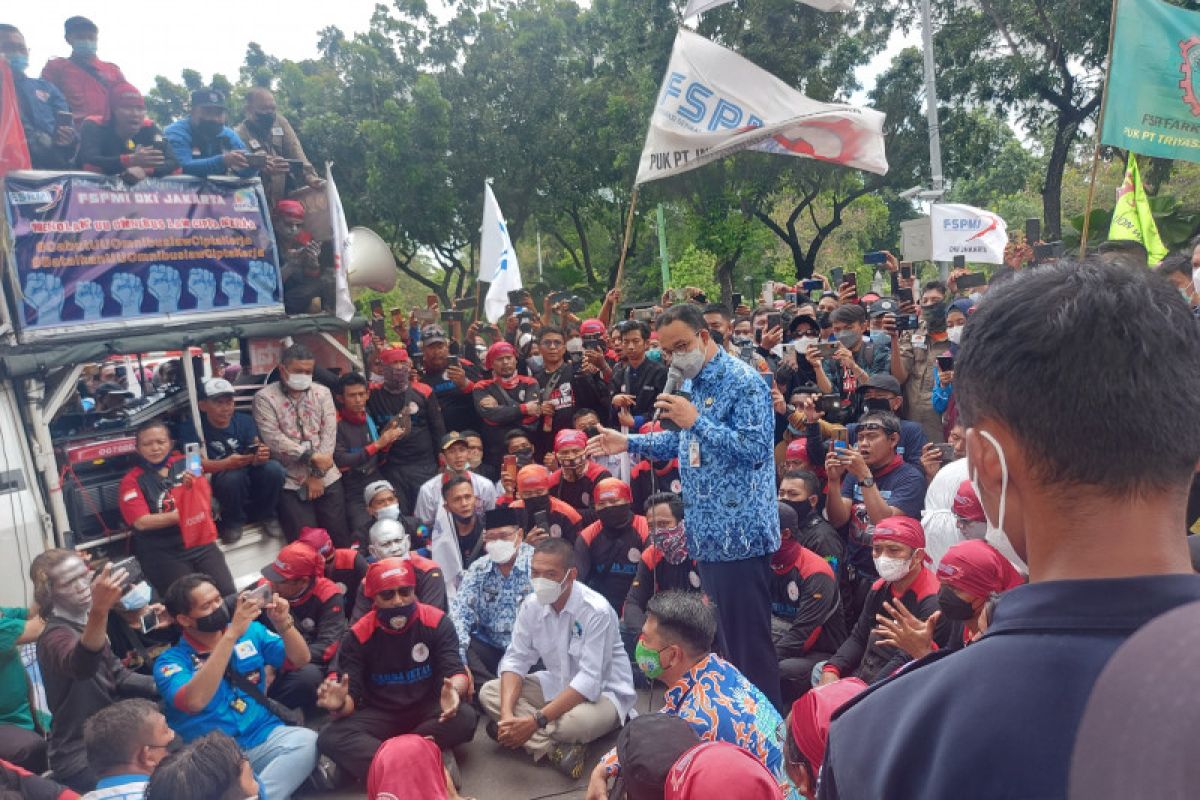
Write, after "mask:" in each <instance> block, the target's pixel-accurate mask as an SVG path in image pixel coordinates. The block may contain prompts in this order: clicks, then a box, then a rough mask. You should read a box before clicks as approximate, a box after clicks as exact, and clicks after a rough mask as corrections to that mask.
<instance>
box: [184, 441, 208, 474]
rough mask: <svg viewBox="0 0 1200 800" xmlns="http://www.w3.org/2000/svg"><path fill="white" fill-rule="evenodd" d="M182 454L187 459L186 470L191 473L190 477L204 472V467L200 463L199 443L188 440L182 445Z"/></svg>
mask: <svg viewBox="0 0 1200 800" xmlns="http://www.w3.org/2000/svg"><path fill="white" fill-rule="evenodd" d="M183 455H184V457H185V458H186V460H187V471H188V472H190V473H192V477H194V478H199V477H200V476H201V475H203V474H204V468H203V467H202V466H201V464H200V445H199V444H198V443H196V442H190V443H188V444H186V445H184V446H183Z"/></svg>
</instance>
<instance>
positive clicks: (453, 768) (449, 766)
mask: <svg viewBox="0 0 1200 800" xmlns="http://www.w3.org/2000/svg"><path fill="white" fill-rule="evenodd" d="M442 765H443V766H444V767H445V768H446V772H449V773H450V782H451V783H453V784H454V788H455V790H456V791H457V790H458V789H461V788H462V772H461V771H460V770H459V769H458V759H457V758H455V757H454V751H453V750H443V751H442Z"/></svg>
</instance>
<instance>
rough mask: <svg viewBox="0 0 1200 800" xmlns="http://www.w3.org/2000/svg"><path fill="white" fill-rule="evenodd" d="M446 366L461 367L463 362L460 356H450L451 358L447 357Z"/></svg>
mask: <svg viewBox="0 0 1200 800" xmlns="http://www.w3.org/2000/svg"><path fill="white" fill-rule="evenodd" d="M446 366H448V367H461V366H462V363H461V362H460V361H459V360H458V356H450V357H449V358H447V359H446Z"/></svg>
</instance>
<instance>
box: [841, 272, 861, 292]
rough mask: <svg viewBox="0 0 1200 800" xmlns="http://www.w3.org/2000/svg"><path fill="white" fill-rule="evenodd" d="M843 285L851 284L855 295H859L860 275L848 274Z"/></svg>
mask: <svg viewBox="0 0 1200 800" xmlns="http://www.w3.org/2000/svg"><path fill="white" fill-rule="evenodd" d="M840 285H841V286H849V287H850V288H851V289H853V290H854V295H855V296H856V297H857V296H858V276H857V275H854V274H851V275H847V276H846V280H844V281H842V282H841V284H840Z"/></svg>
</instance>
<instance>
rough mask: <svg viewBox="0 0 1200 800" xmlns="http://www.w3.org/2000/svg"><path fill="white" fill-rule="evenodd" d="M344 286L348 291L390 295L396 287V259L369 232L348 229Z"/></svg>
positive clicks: (370, 231)
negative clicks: (345, 285)
mask: <svg viewBox="0 0 1200 800" xmlns="http://www.w3.org/2000/svg"><path fill="white" fill-rule="evenodd" d="M346 283H347V284H349V286H350V288H351V289H374V290H375V291H377V292H390V291H391V290H392V289H394V288H395V287H396V257H395V256H393V255H392V249H391V248H390V247H388V245H387V242H385V241H384V240H383V239H381V238H380V237H379V234H377V233H375V231H373V230H371V229H370V228H362V227H355V228H351V229H350V235H349V236H348V237H347V238H346Z"/></svg>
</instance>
